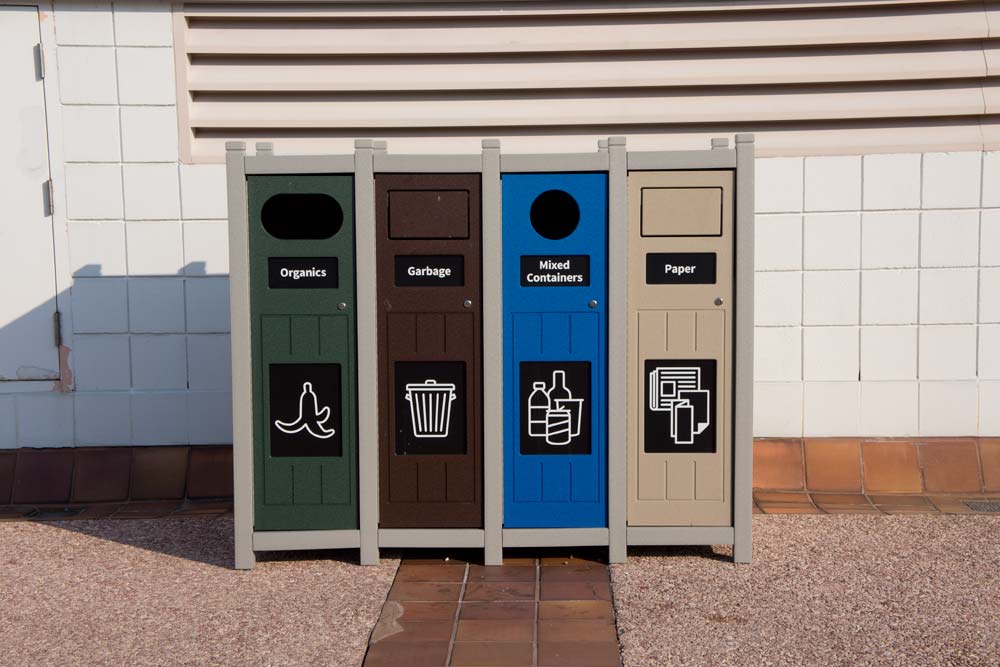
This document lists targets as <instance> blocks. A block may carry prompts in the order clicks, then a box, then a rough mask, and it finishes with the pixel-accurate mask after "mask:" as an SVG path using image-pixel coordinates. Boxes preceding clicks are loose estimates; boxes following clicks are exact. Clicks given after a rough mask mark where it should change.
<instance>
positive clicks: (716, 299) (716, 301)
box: [715, 296, 724, 306]
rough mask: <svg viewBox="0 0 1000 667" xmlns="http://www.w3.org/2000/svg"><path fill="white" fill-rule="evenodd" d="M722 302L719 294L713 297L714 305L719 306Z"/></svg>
mask: <svg viewBox="0 0 1000 667" xmlns="http://www.w3.org/2000/svg"><path fill="white" fill-rule="evenodd" d="M723 303H724V301H723V300H722V297H721V296H717V297H715V305H716V306H721V305H722V304H723Z"/></svg>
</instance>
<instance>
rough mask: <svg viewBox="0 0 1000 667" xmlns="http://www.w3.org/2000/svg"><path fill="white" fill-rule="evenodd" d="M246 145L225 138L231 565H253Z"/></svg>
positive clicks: (247, 567) (245, 568)
mask: <svg viewBox="0 0 1000 667" xmlns="http://www.w3.org/2000/svg"><path fill="white" fill-rule="evenodd" d="M245 158H246V144H245V143H244V142H242V141H227V142H226V187H227V198H228V206H229V312H230V320H231V322H230V327H229V331H230V334H229V335H230V340H231V341H232V342H231V350H232V369H233V370H232V383H233V385H232V401H233V523H234V524H235V528H234V530H235V533H234V537H235V560H236V562H235V567H236V569H237V570H250V569H253V566H254V563H255V562H256V558H255V557H254V552H253V415H252V414H251V411H252V409H253V408H252V404H253V400H252V399H253V391H252V388H251V379H250V369H251V364H252V360H251V353H250V282H249V276H250V266H249V262H250V239H249V234H248V230H247V224H248V223H247V179H246V164H245Z"/></svg>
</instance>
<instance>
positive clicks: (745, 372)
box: [623, 134, 754, 563]
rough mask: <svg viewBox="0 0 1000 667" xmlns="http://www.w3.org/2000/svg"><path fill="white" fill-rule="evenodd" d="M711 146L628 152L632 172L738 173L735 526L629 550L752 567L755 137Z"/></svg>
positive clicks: (673, 531) (636, 541)
mask: <svg viewBox="0 0 1000 667" xmlns="http://www.w3.org/2000/svg"><path fill="white" fill-rule="evenodd" d="M711 146H712V149H711V150H703V151H669V152H653V151H648V152H647V151H636V152H632V151H630V152H628V154H627V156H628V158H627V161H628V170H629V171H641V170H661V169H662V170H697V169H729V170H733V171H735V185H736V187H735V190H736V193H735V194H736V201H735V215H736V222H735V247H734V250H735V257H736V259H735V261H736V271H735V275H734V280H733V283H734V285H733V290H734V295H735V297H734V308H735V314H734V330H733V356H734V364H733V373H734V374H735V378H734V381H733V383H732V387H733V395H734V400H733V459H732V461H733V463H732V475H733V480H732V499H733V502H732V505H733V525H732V526H731V527H726V526H718V527H714V526H663V527H647V526H640V527H631V528H628V529H627V531H626V535H627V542H628V544H630V545H682V544H683V545H694V544H705V545H712V544H731V545H733V561H734V562H736V563H749V562H750V560H751V557H752V553H753V535H752V523H753V336H754V328H753V303H754V269H753V267H754V257H753V253H754V202H753V196H754V137H753V135H752V134H737V135H736V147H735V149H733V148H729V140H728V139H726V138H716V139H712V142H711ZM630 343H631V341H630ZM623 368H624V366H623Z"/></svg>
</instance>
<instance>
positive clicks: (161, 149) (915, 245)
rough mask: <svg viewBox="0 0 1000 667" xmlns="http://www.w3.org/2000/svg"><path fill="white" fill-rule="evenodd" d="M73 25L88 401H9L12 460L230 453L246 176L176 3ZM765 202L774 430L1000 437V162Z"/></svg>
mask: <svg viewBox="0 0 1000 667" xmlns="http://www.w3.org/2000/svg"><path fill="white" fill-rule="evenodd" d="M55 25H56V39H57V44H58V46H57V49H58V57H57V63H56V65H55V66H56V67H57V68H58V76H59V83H60V85H59V99H58V100H50V101H49V104H50V105H51V107H50V109H49V114H50V115H51V114H53V113H58V114H59V121H60V122H61V131H62V135H63V141H62V145H61V146H57V147H53V155H54V156H59V157H58V159H59V160H60V161H61V163H62V165H63V166H64V179H65V183H63V184H61V187H59V185H60V184H57V187H58V188H59V191H61V192H63V193H64V194H65V198H64V200H62V201H58V202H57V203H56V204H57V208H58V207H60V206H62V207H64V208H63V209H62V210H61V211H57V216H60V215H61V216H64V217H65V218H66V221H67V224H66V227H67V229H68V243H67V245H68V257H66V258H63V260H62V261H65V262H67V263H68V265H69V269H70V271H71V273H72V275H73V284H72V287H71V291H72V300H71V302H72V318H71V319H72V331H71V332H69V333H70V334H71V335H70V336H69V337H68V340H70V341H71V345H70V346H71V348H72V350H71V353H70V357H69V362H70V366H71V368H72V370H73V373H74V378H75V382H76V391H75V392H71V393H67V394H58V393H53V392H41V393H37V392H31V393H20V394H11V393H6V394H0V447H6V448H10V447H18V446H72V445H77V446H86V445H127V444H141V445H157V444H160V445H165V444H214V443H228V442H230V440H231V425H230V420H231V416H230V415H231V412H230V394H229V389H228V387H229V374H230V368H229V336H228V326H229V303H228V296H229V292H228V282H227V277H226V276H227V273H228V249H227V230H226V221H225V217H226V199H225V170H224V168H223V166H222V165H185V164H180V163H179V160H178V148H177V146H178V140H177V137H178V129H177V108H176V100H175V86H174V80H173V49H172V32H171V20H170V14H169V9H168V6H167V5H166V4H162V3H160V4H158V3H156V2H127V3H126V2H115V3H113V5H112V3H111V2H108V1H105V2H101V1H97V2H89V3H78V2H74V3H68V2H57V4H56V11H55ZM279 148H280V147H279ZM756 203H757V219H756V223H757V227H756V258H755V260H756V268H757V276H756V277H757V289H756V294H755V306H756V325H757V327H756V332H755V339H756V358H755V363H754V373H755V415H754V422H755V427H754V430H755V434H756V435H758V436H765V437H766V436H788V437H797V436H852V435H862V436H904V437H905V436H915V435H926V436H934V435H1000V153H980V152H963V153H935V154H897V155H865V156H835V157H834V156H830V157H824V156H819V157H806V158H801V157H787V158H767V159H758V160H757V192H756Z"/></svg>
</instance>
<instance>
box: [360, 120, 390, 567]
mask: <svg viewBox="0 0 1000 667" xmlns="http://www.w3.org/2000/svg"><path fill="white" fill-rule="evenodd" d="M376 143H381V145H382V146H384V143H385V142H373V141H372V140H370V139H358V140H356V141H355V142H354V224H355V232H354V247H355V253H356V262H355V265H356V274H357V275H356V276H355V280H356V281H357V282H356V286H355V290H356V292H357V322H358V362H357V363H358V398H359V399H360V398H361V397H362V396H378V356H377V355H378V351H377V349H376V347H377V346H375V345H372V344H371V341H373V340H377V332H378V312H377V310H376V307H375V304H376V303H377V302H378V299H377V292H376V277H377V276H376V262H375V171H374V152H375V144H376ZM361 341H365V342H366V344H365V345H361ZM378 502H379V499H378V401H364V400H358V527H359V529H360V531H361V555H360V557H361V564H362V565H378V561H379V548H378V547H379V545H378Z"/></svg>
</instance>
